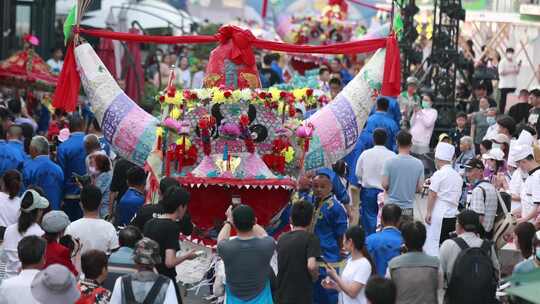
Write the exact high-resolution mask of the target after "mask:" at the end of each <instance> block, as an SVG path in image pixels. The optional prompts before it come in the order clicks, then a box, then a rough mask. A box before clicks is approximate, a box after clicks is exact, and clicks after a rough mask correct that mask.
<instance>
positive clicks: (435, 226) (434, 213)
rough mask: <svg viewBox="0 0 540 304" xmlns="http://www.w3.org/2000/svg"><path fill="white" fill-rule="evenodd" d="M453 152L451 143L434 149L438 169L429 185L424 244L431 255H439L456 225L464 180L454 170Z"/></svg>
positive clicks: (441, 144) (425, 249) (426, 251)
mask: <svg viewBox="0 0 540 304" xmlns="http://www.w3.org/2000/svg"><path fill="white" fill-rule="evenodd" d="M454 153H455V148H454V146H452V145H451V144H447V143H443V142H441V143H439V144H438V145H437V147H436V148H435V165H436V166H437V169H438V170H437V171H436V172H435V173H434V174H433V176H432V177H431V178H430V183H429V195H428V199H427V212H426V218H425V220H426V224H427V226H426V228H427V230H426V243H425V244H424V252H425V253H426V254H429V255H432V256H438V255H439V245H440V244H441V243H442V242H444V241H445V240H446V239H448V238H449V233H450V232H452V231H453V230H454V228H455V225H456V214H457V213H458V204H459V198H460V197H461V189H462V186H463V179H462V178H461V176H460V175H459V173H457V172H456V171H455V170H454V169H453V168H452V159H453V157H454Z"/></svg>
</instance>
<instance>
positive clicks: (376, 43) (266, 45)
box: [79, 28, 387, 54]
mask: <svg viewBox="0 0 540 304" xmlns="http://www.w3.org/2000/svg"><path fill="white" fill-rule="evenodd" d="M79 32H80V33H81V34H86V35H89V36H93V37H100V38H109V39H114V40H122V41H133V42H141V43H162V44H194V43H213V42H218V41H219V38H218V37H219V32H218V34H216V35H213V36H209V35H208V36H205V35H196V36H152V35H134V34H129V33H118V32H111V31H106V30H89V29H82V28H81V29H80V30H79ZM242 38H243V39H244V38H246V37H242ZM386 39H387V38H379V39H369V40H362V41H353V42H345V43H337V44H331V45H298V44H290V43H284V42H275V41H268V40H262V39H258V38H255V37H254V36H253V35H251V38H248V42H249V43H251V46H252V47H256V48H261V49H266V50H271V51H277V52H287V53H305V54H313V53H316V54H357V53H368V52H374V51H376V50H378V49H380V48H384V47H385V46H386Z"/></svg>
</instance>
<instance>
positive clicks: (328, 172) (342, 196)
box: [317, 168, 350, 208]
mask: <svg viewBox="0 0 540 304" xmlns="http://www.w3.org/2000/svg"><path fill="white" fill-rule="evenodd" d="M317 174H323V175H325V176H328V177H330V180H331V181H332V193H333V194H334V197H335V198H336V199H337V200H338V201H339V202H340V203H342V204H343V206H344V207H345V208H347V206H348V205H349V203H350V198H349V193H347V188H346V187H345V186H344V185H343V183H342V182H341V179H340V178H339V175H337V174H336V172H334V170H332V169H329V168H321V169H319V170H317Z"/></svg>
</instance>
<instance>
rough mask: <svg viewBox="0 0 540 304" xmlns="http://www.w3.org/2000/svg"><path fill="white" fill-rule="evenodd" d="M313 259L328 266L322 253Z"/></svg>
mask: <svg viewBox="0 0 540 304" xmlns="http://www.w3.org/2000/svg"><path fill="white" fill-rule="evenodd" d="M315 260H316V261H317V262H319V263H323V264H324V265H326V266H330V265H329V264H328V262H327V261H326V260H325V259H324V257H323V256H322V255H321V256H318V257H316V258H315Z"/></svg>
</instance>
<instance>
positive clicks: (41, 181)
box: [22, 155, 64, 210]
mask: <svg viewBox="0 0 540 304" xmlns="http://www.w3.org/2000/svg"><path fill="white" fill-rule="evenodd" d="M22 175H23V183H24V186H25V187H29V186H32V185H34V186H38V187H40V188H41V189H43V191H45V197H46V198H47V199H48V200H49V203H50V204H51V208H53V209H54V210H58V209H60V203H61V202H62V197H63V195H62V187H63V184H64V173H63V172H62V169H61V168H60V167H59V166H58V165H57V164H55V163H54V162H53V161H52V160H51V159H50V158H49V155H40V156H37V157H36V158H34V159H30V160H27V161H26V162H24V165H23V170H22Z"/></svg>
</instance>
